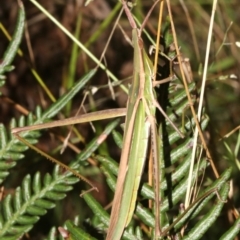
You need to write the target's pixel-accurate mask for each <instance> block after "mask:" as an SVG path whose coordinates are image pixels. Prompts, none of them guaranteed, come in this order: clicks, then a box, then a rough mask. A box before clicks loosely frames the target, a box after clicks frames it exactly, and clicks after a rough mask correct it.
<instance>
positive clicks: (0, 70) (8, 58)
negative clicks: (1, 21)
mask: <svg viewBox="0 0 240 240" xmlns="http://www.w3.org/2000/svg"><path fill="white" fill-rule="evenodd" d="M24 21H25V11H24V9H23V5H22V4H21V5H20V8H19V14H18V20H17V25H16V28H15V32H14V34H13V40H12V41H11V42H10V44H9V46H8V48H7V49H6V51H5V53H4V56H3V60H2V62H1V64H0V87H2V86H3V85H4V84H5V81H4V79H5V75H4V74H5V73H6V72H10V71H12V70H13V69H14V66H12V65H11V63H12V61H13V59H14V57H15V55H16V54H17V50H18V46H19V44H20V42H21V39H22V34H23V30H24Z"/></svg>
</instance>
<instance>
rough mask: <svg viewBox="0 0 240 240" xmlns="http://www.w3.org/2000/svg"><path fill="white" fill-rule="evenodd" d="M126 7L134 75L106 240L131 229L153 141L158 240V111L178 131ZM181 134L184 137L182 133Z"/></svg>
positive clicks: (159, 200) (159, 198)
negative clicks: (158, 96)
mask: <svg viewBox="0 0 240 240" xmlns="http://www.w3.org/2000/svg"><path fill="white" fill-rule="evenodd" d="M122 4H123V7H124V10H125V13H126V15H127V17H128V20H129V22H130V24H131V26H132V29H133V30H132V43H133V49H134V60H133V63H134V73H133V82H132V86H131V89H130V91H129V99H128V104H127V115H126V121H125V131H124V137H123V142H124V144H123V149H122V155H121V160H120V166H119V173H118V179H117V185H116V191H115V195H114V200H113V206H112V211H111V217H110V225H109V229H108V233H107V238H106V239H108V240H111V239H114V240H115V239H120V238H121V236H122V233H123V231H124V228H125V227H127V226H128V224H129V222H130V220H131V218H132V216H133V212H134V209H135V203H136V198H137V192H138V189H139V184H140V180H141V175H142V172H143V168H144V164H145V160H146V157H147V150H148V141H149V139H150V138H151V143H152V148H151V149H152V155H153V164H154V171H155V179H154V185H155V213H156V214H155V237H156V238H157V237H160V235H161V229H160V226H159V222H160V219H159V218H160V216H159V212H160V209H159V205H160V203H161V197H160V194H159V192H160V181H159V180H160V179H161V176H160V174H159V172H160V171H159V169H160V162H159V156H160V154H159V138H158V134H157V128H156V122H155V111H156V108H158V109H159V110H160V112H161V113H162V114H163V115H164V116H165V117H166V118H167V119H168V120H169V121H170V123H171V125H172V126H173V127H174V129H176V131H178V129H177V128H176V127H175V126H174V124H173V123H172V122H171V120H170V119H169V118H168V117H167V115H166V114H165V112H164V111H163V110H162V108H161V106H160V105H159V104H158V102H157V101H156V96H155V95H156V94H155V91H154V88H153V65H152V62H151V61H150V59H149V58H148V56H147V54H146V52H145V50H144V48H143V41H142V39H141V30H140V29H138V28H137V25H136V23H135V21H134V19H133V17H132V15H131V13H130V11H129V9H128V7H127V4H126V2H125V1H122ZM153 7H154V6H153ZM178 132H179V131H178ZM179 134H180V135H181V136H182V134H181V133H180V132H179Z"/></svg>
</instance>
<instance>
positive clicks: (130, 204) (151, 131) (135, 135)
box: [12, 1, 182, 240]
mask: <svg viewBox="0 0 240 240" xmlns="http://www.w3.org/2000/svg"><path fill="white" fill-rule="evenodd" d="M156 3H157V2H155V4H156ZM122 4H123V8H124V10H125V12H126V15H127V17H128V19H129V22H130V24H131V26H132V29H133V30H132V43H133V49H134V73H133V82H132V86H131V89H130V91H129V99H128V104H127V109H111V110H105V111H101V112H95V113H89V114H85V115H82V116H80V117H73V118H69V119H64V120H60V121H54V122H51V123H44V124H38V125H33V126H28V127H22V128H15V129H13V130H12V133H13V134H14V135H15V136H16V137H17V138H18V139H19V140H20V141H22V142H24V143H25V144H27V145H28V146H29V147H32V148H34V149H35V150H37V149H36V148H35V147H33V146H30V145H29V143H28V142H27V141H26V140H24V139H22V138H21V137H20V136H19V135H18V134H19V133H20V132H23V131H31V130H37V129H44V128H52V127H57V126H64V125H69V124H76V123H82V122H87V121H95V120H101V119H106V118H113V117H118V116H123V115H126V121H125V130H124V138H123V149H122V154H121V159H120V167H119V173H118V179H117V185H116V191H115V195H114V200H113V206H112V210H111V217H110V224H109V229H108V233H107V239H109V240H110V239H114V240H115V239H120V238H121V236H122V234H123V231H124V229H125V228H126V227H127V226H128V224H129V222H130V220H131V218H132V216H133V213H134V209H135V204H136V197H137V192H138V189H139V185H140V180H141V175H142V172H143V168H144V164H145V161H146V158H147V152H148V151H147V150H148V146H149V142H150V143H151V144H152V145H151V149H152V155H153V165H154V188H155V212H156V214H155V224H156V226H155V237H156V238H157V237H160V236H161V228H160V224H159V222H160V216H159V213H160V203H161V197H160V179H161V176H160V174H159V169H160V160H159V156H160V153H159V137H158V134H157V128H156V120H155V111H156V108H158V109H159V110H160V112H161V113H162V114H163V116H164V117H166V118H167V119H168V121H169V122H170V123H171V125H172V126H173V128H174V129H175V130H176V131H178V133H179V135H180V136H182V134H181V132H180V131H179V130H178V129H177V127H176V126H175V125H174V124H173V123H172V122H171V120H170V119H169V118H168V117H167V115H166V113H165V112H164V111H163V110H162V108H161V106H160V105H159V104H158V102H157V101H156V96H155V91H154V87H153V86H154V85H153V79H154V76H153V75H154V74H153V65H152V62H151V61H150V59H149V57H148V56H147V53H146V52H145V50H144V48H143V41H142V39H141V29H138V28H137V25H136V23H135V21H134V19H133V17H132V15H131V12H130V11H129V9H128V6H127V4H126V2H125V1H122ZM155 4H154V6H155ZM154 6H153V7H154ZM150 139H151V140H150ZM149 140H150V141H149ZM38 151H39V150H38ZM39 152H40V151H39ZM40 153H42V154H43V152H40ZM43 155H45V156H46V154H43ZM47 158H49V156H47ZM52 160H53V161H55V160H54V159H52ZM55 162H57V164H60V163H59V162H58V161H55ZM60 165H61V166H62V167H64V168H67V169H68V167H67V166H65V165H64V164H60ZM70 171H71V172H72V173H73V174H75V175H77V176H79V174H78V173H77V172H75V171H73V170H70ZM81 178H82V177H81ZM82 179H83V180H85V181H86V182H88V183H89V184H90V185H91V186H92V184H91V183H90V182H89V181H88V180H87V179H84V178H82ZM92 187H93V186H92ZM93 188H94V187H93Z"/></svg>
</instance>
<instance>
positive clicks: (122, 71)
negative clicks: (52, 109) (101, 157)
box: [0, 0, 240, 239]
mask: <svg viewBox="0 0 240 240" xmlns="http://www.w3.org/2000/svg"><path fill="white" fill-rule="evenodd" d="M38 2H39V3H40V4H41V5H43V6H44V7H45V8H46V9H47V10H48V11H49V12H50V13H51V14H52V15H53V16H54V17H56V18H57V19H58V20H59V21H60V22H61V23H62V24H63V25H64V26H65V27H66V28H67V29H68V30H70V31H71V32H72V33H73V32H74V31H75V28H76V22H77V18H78V16H79V15H81V17H82V22H81V30H80V41H81V42H82V43H86V42H87V41H88V39H89V38H90V37H91V36H92V35H93V33H94V32H95V31H96V30H97V29H98V28H99V26H100V24H101V22H102V21H103V20H104V19H105V18H106V17H107V16H108V15H109V14H110V13H111V11H112V9H113V8H114V6H115V5H116V1H113V0H94V1H93V2H92V3H91V4H89V5H88V6H87V7H84V2H83V1H81V0H79V1H73V0H66V1H62V0H40V1H38ZM181 2H182V1H177V0H175V1H171V4H172V12H173V17H174V21H175V27H176V31H177V35H178V40H179V45H180V46H181V51H182V53H183V55H184V56H185V57H188V58H189V59H190V62H191V67H192V71H193V75H194V81H196V82H197V84H198V85H199V86H200V83H201V82H200V81H201V77H200V76H199V66H200V63H203V62H204V58H205V49H206V42H207V36H208V26H209V20H210V16H211V1H210V0H209V1H202V0H201V1H190V0H189V1H185V4H186V5H185V6H186V8H187V10H188V14H189V17H190V20H191V22H192V24H193V29H194V35H195V37H196V41H197V46H196V47H194V44H193V35H192V33H191V31H190V29H189V24H188V21H187V17H186V14H185V12H184V10H183V6H182V5H181ZM23 3H24V6H25V10H26V15H27V27H26V34H25V37H24V39H23V42H22V44H21V49H22V50H23V52H24V55H25V56H24V58H21V57H19V56H18V57H16V59H15V60H14V65H15V70H14V71H12V72H11V73H9V74H7V79H6V84H5V86H4V87H2V88H1V92H2V94H3V95H2V96H1V104H0V121H1V122H2V123H4V124H6V125H8V124H9V122H10V120H11V119H12V118H19V116H21V115H22V114H24V112H23V111H19V109H18V108H17V106H16V104H19V105H20V106H22V107H23V108H25V109H26V110H27V111H30V112H31V111H34V110H35V108H36V106H37V105H40V106H41V107H42V108H43V109H46V108H47V107H48V106H49V104H51V100H50V99H49V98H48V97H47V95H46V94H45V93H44V91H43V90H42V88H41V87H40V86H39V84H38V83H37V81H36V80H35V78H34V77H33V75H32V74H31V72H30V68H29V66H34V68H35V69H36V70H37V72H38V74H39V75H40V76H41V77H42V79H44V82H45V84H46V85H47V86H48V87H49V89H50V90H51V92H52V93H53V95H54V96H55V97H56V98H58V97H59V96H61V95H62V94H63V93H64V92H66V91H67V89H66V82H67V80H68V79H67V78H68V69H69V61H70V57H71V50H72V41H71V40H70V39H69V38H68V37H67V36H66V35H65V34H64V33H63V32H62V31H61V30H60V29H58V28H57V27H56V26H55V25H54V24H53V23H52V22H51V21H50V20H49V19H48V18H47V17H46V16H44V15H43V14H42V13H41V12H40V11H39V10H38V9H37V8H36V7H35V6H34V5H33V4H32V3H31V2H30V1H26V0H25V1H23ZM151 4H152V2H151V1H142V8H140V10H141V11H140V12H138V14H139V16H141V14H142V16H145V15H146V13H147V11H148V10H149V8H150V6H151ZM17 12H18V5H17V1H16V0H0V21H1V23H2V24H3V25H4V26H5V28H6V29H7V30H8V31H9V33H10V34H12V33H13V31H14V28H15V24H16V17H17ZM239 13H240V4H239V1H237V0H235V1H234V0H233V1H227V0H225V1H224V0H222V1H219V5H218V8H217V12H216V21H215V25H214V32H213V40H212V46H211V54H210V64H209V66H210V65H211V64H213V67H212V70H211V71H210V72H209V74H208V81H207V89H206V95H205V106H206V111H207V114H208V115H209V118H210V123H209V126H208V130H207V132H206V135H208V138H209V148H210V150H211V152H212V154H213V157H214V161H215V162H216V164H217V166H218V167H219V171H220V172H221V171H223V170H224V169H225V168H226V167H228V166H233V168H234V171H233V178H232V179H233V193H232V196H231V197H232V198H233V201H234V203H235V206H236V207H237V208H239V207H240V204H239V201H240V197H239V182H240V178H239V176H240V175H239V170H240V167H239V157H240V155H239V152H238V153H237V155H236V156H233V155H232V154H231V153H229V152H227V150H226V147H225V145H224V142H223V141H219V139H220V138H221V137H223V136H224V135H225V134H227V133H228V132H230V131H231V130H233V129H234V128H236V127H238V126H240V108H239V103H240V80H239V78H240V48H239V45H240V27H239V23H240V14H239ZM165 15H167V10H166V9H165ZM157 17H158V9H155V10H154V12H153V13H152V14H151V17H150V20H149V21H148V24H147V27H146V28H147V29H148V30H149V32H152V35H153V36H154V34H155V32H154V30H153V29H156V24H157ZM165 17H166V16H165ZM231 23H232V25H231V26H230V24H231ZM113 24H114V21H113V22H111V24H109V26H108V27H107V28H106V29H105V30H104V31H103V32H102V34H101V35H100V36H99V37H98V38H97V39H96V40H95V41H94V42H93V43H92V44H91V45H90V46H89V47H88V48H89V50H90V51H91V52H92V53H93V54H94V55H95V56H96V57H98V58H100V56H101V53H102V51H103V49H104V47H105V44H106V42H107V39H108V37H109V35H110V32H111V29H112V27H113ZM120 24H121V26H122V27H123V28H124V29H125V31H126V32H127V34H128V35H129V36H131V28H130V27H129V23H128V21H127V19H126V18H125V15H124V17H122V18H121V20H120ZM237 42H238V45H237V44H236V43H237ZM8 43H9V42H8V41H7V39H6V37H5V36H4V35H3V33H2V32H0V56H3V53H4V51H5V49H6V47H7V45H8ZM223 43H224V44H223ZM29 44H30V45H31V48H32V50H29ZM220 48H221V50H220V52H219V53H218V54H217V52H218V50H219V49H220ZM30 53H31V54H30ZM105 61H106V63H107V66H108V68H109V69H110V70H111V71H112V72H113V73H115V74H116V76H117V77H118V78H119V79H124V78H125V77H127V76H129V75H130V74H131V72H132V49H131V46H129V44H128V43H127V41H126V40H125V38H124V36H123V34H122V33H121V31H120V30H119V28H117V29H116V31H115V33H114V35H113V38H112V40H111V41H110V45H109V47H108V49H107V52H106V54H105ZM95 66H96V64H95V63H93V62H92V60H90V59H89V58H88V57H87V56H86V55H85V54H83V53H82V52H80V53H79V56H78V60H77V67H76V76H75V79H76V80H78V79H80V77H81V76H83V74H84V73H86V72H87V71H88V69H90V68H93V67H95ZM107 80H108V79H107V76H106V74H105V73H104V72H103V71H100V70H99V71H98V73H97V74H96V76H95V77H94V78H93V79H92V81H91V85H92V86H102V85H106V84H107ZM115 93H116V96H117V98H116V99H117V100H116V101H115V100H112V98H111V94H110V91H109V90H108V88H103V89H102V90H100V91H98V92H97V94H96V95H94V96H93V98H94V102H95V104H96V108H97V109H98V110H100V109H105V108H114V107H118V106H119V107H123V106H125V105H126V99H127V96H126V94H125V93H123V92H122V91H121V90H120V88H116V89H115ZM82 99H83V92H80V93H79V95H78V97H76V98H74V101H73V102H72V105H71V108H69V109H68V110H65V112H64V111H63V113H62V116H60V115H59V116H58V117H59V118H61V117H63V116H73V115H74V114H75V113H76V111H77V109H78V107H79V106H80V104H81V101H82ZM10 100H11V101H12V102H11V103H10ZM86 108H87V111H91V110H92V108H95V107H93V106H92V104H91V101H89V100H88V101H87V102H86ZM101 125H105V123H104V122H103V123H101ZM100 127H102V126H100ZM79 129H80V131H81V134H82V135H83V136H84V138H85V140H86V142H87V141H89V139H91V136H92V134H93V133H92V130H91V127H90V126H89V125H88V124H85V125H84V127H79ZM65 132H66V131H65ZM61 134H63V135H64V133H61ZM237 139H239V131H238V132H235V133H234V134H233V135H231V136H230V137H229V138H227V139H226V143H227V144H228V146H229V148H230V149H231V150H232V152H234V149H235V148H236V145H237ZM238 141H239V140H238ZM110 142H111V140H110ZM238 144H239V143H238ZM83 146H84V144H83V143H79V144H78V147H79V148H81V147H83ZM38 147H40V148H41V149H43V150H44V151H46V152H49V153H51V152H52V150H53V149H55V148H56V147H57V143H55V142H54V141H53V140H51V137H49V135H48V134H43V137H42V140H41V141H40V143H39V144H38ZM238 148H239V147H238ZM72 154H73V153H72V151H71V150H67V151H66V152H65V153H64V155H61V156H60V155H59V159H64V162H66V163H67V162H68V161H70V160H71V158H72ZM119 154H120V153H119V150H112V155H113V156H114V157H116V158H118V157H119ZM40 158H41V160H40ZM26 159H28V160H24V161H21V163H19V164H18V168H17V170H14V171H15V172H16V177H15V179H9V180H8V181H9V182H8V183H7V185H6V186H5V188H6V194H7V193H8V192H11V191H14V190H13V189H14V187H16V186H18V184H19V182H20V181H21V180H19V179H21V178H22V177H23V176H25V174H26V173H27V172H28V170H29V169H31V171H32V174H33V173H35V172H36V171H41V172H47V171H50V170H49V169H52V165H53V164H52V163H49V162H48V161H47V160H42V157H41V156H39V154H35V153H32V151H30V150H29V151H27V152H26ZM226 159H228V160H226ZM229 159H231V160H229ZM237 164H238V167H237ZM97 182H98V183H97ZM103 182H104V179H103V177H102V176H100V177H99V179H98V180H97V181H96V184H97V185H98V188H99V189H100V191H101V194H99V195H96V198H98V201H99V202H101V204H102V205H107V204H108V203H109V202H108V201H109V198H108V194H107V192H106V191H107V189H106V188H105V185H104V184H103ZM9 186H11V187H9ZM77 188H78V189H77V191H78V193H79V192H80V191H81V185H78V187H77ZM70 198H71V200H69V198H68V199H67V200H64V203H61V204H60V205H59V207H58V208H57V209H55V210H54V212H52V211H50V214H48V215H47V217H45V218H43V220H41V221H40V222H39V223H38V224H37V226H36V227H35V228H34V230H33V231H32V236H35V237H34V239H41V237H42V236H44V235H45V234H47V233H48V231H49V226H52V223H51V221H54V224H56V219H57V221H58V222H57V224H59V225H61V224H62V223H63V222H64V220H65V219H68V218H71V217H72V216H74V215H76V212H81V211H82V207H81V204H83V203H81V199H79V197H78V195H77V194H76V193H72V195H71V197H70ZM72 202H74V203H75V204H74V205H73V204H72ZM61 206H64V208H62V207H61ZM82 214H83V217H84V216H86V215H87V214H88V213H87V212H83V213H82ZM56 215H58V217H56ZM52 218H56V219H54V220H52ZM229 218H231V217H229ZM226 222H231V219H228V220H227V219H226ZM223 225H224V223H223ZM30 239H33V238H30Z"/></svg>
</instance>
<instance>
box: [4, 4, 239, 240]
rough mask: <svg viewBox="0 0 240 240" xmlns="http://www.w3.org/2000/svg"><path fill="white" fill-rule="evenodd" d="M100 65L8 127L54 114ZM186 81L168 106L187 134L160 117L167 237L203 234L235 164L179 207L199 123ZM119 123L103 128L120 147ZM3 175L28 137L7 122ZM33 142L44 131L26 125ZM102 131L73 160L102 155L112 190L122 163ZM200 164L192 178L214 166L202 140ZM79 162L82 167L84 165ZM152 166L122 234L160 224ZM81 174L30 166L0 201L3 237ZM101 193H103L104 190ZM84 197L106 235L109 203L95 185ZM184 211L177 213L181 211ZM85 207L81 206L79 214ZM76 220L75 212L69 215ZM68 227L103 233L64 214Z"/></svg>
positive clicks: (144, 235)
mask: <svg viewBox="0 0 240 240" xmlns="http://www.w3.org/2000/svg"><path fill="white" fill-rule="evenodd" d="M24 19H25V14H24V10H23V8H22V6H21V8H20V10H19V19H18V23H17V27H16V30H15V33H14V37H13V40H12V42H11V44H10V45H9V48H7V50H6V51H5V54H4V57H3V63H2V64H1V65H0V75H1V79H3V76H4V73H5V72H7V71H11V70H12V69H13V68H12V66H11V62H12V60H13V58H14V56H15V55H16V52H17V49H18V46H19V44H20V41H21V37H22V32H23V27H24ZM95 72H96V71H95V70H91V71H89V72H88V73H87V74H86V75H85V76H84V77H82V78H81V79H80V80H79V81H78V82H77V83H76V84H75V85H74V87H73V88H72V89H70V91H69V92H68V93H66V94H65V95H63V96H62V97H61V98H59V99H58V100H57V101H56V102H55V103H54V104H52V105H51V107H50V108H48V109H47V110H46V111H44V112H42V110H41V108H39V107H38V108H37V109H36V111H35V114H34V115H33V114H29V115H28V116H27V117H23V116H22V117H21V118H20V119H19V120H18V121H16V120H15V119H14V120H12V123H11V127H17V126H18V127H20V126H25V125H32V124H37V123H43V122H46V121H51V120H52V119H53V117H54V116H55V115H57V114H58V113H59V112H60V110H61V109H62V108H64V107H65V106H66V104H67V102H68V101H69V100H71V99H72V98H73V97H74V96H75V95H76V94H77V93H78V92H79V91H80V90H81V89H83V88H84V87H85V86H86V84H87V83H88V81H89V80H90V79H91V78H92V76H93V75H94V74H95ZM179 86H182V85H181V82H180V81H179V80H177V81H176V82H174V83H171V84H170V86H169V88H168V92H169V96H168V97H169V106H171V108H170V107H168V109H167V112H168V115H169V117H170V118H171V119H172V120H173V121H174V122H177V123H178V125H179V126H181V119H180V116H184V124H183V129H184V134H185V138H184V139H183V140H182V139H180V137H179V135H178V134H177V133H176V132H175V131H174V130H173V129H172V128H171V126H169V124H168V122H167V121H163V122H162V124H161V126H162V129H161V130H160V132H161V133H162V136H161V140H162V145H161V159H162V161H161V162H162V166H161V168H162V170H163V171H164V172H165V174H164V179H163V180H162V182H161V190H162V191H163V193H164V195H163V199H162V202H161V214H162V215H163V221H162V225H161V226H162V233H163V238H167V237H166V236H167V235H169V234H171V235H172V236H175V237H179V238H180V232H181V231H182V230H183V228H185V227H186V229H185V234H184V237H183V238H182V239H202V237H203V236H204V234H205V233H206V232H207V231H208V230H209V228H211V227H212V226H214V224H216V222H217V219H218V218H219V216H220V214H221V211H222V208H223V206H224V204H225V201H226V200H227V196H228V192H229V183H228V181H229V179H230V174H231V169H227V170H226V171H225V172H223V173H222V175H221V176H220V178H219V179H217V180H215V181H210V180H209V182H210V183H209V182H208V183H207V182H206V183H205V182H204V184H203V186H202V187H201V188H200V190H199V194H198V195H197V197H196V200H195V201H194V202H193V203H192V204H191V205H190V206H189V208H187V209H185V210H184V209H183V210H182V211H178V207H179V205H181V203H182V202H183V201H184V196H185V193H186V188H187V181H188V179H187V173H188V170H189V166H190V158H191V148H192V141H193V137H192V132H193V131H192V130H193V129H194V127H195V123H194V121H193V119H192V117H191V115H190V113H188V112H186V109H188V101H187V99H186V94H185V90H183V89H182V88H181V87H180V88H179ZM189 91H190V92H191V94H192V95H194V94H195V91H196V86H195V84H194V83H191V84H190V85H189ZM208 121H209V119H208V117H207V116H206V115H203V117H202V120H201V127H202V129H203V130H204V129H205V128H206V127H207V125H208ZM118 125H119V120H114V121H112V122H111V123H109V124H108V125H107V127H106V128H105V130H104V131H103V134H105V135H106V136H107V135H109V134H111V133H113V135H114V136H113V137H114V139H115V142H116V145H118V146H119V147H120V148H121V145H122V136H121V133H120V132H119V131H116V130H114V129H115V128H116V126H118ZM0 134H1V135H0V136H1V137H0V146H1V149H0V182H1V183H4V181H6V178H7V176H9V175H10V176H11V169H12V168H13V167H15V166H16V164H17V161H20V160H21V159H23V158H24V152H25V151H26V150H27V149H28V147H27V146H26V145H24V144H23V143H21V142H19V141H18V140H17V139H16V138H14V137H13V136H12V135H11V133H10V130H9V129H8V128H6V127H5V126H4V125H3V124H1V125H0ZM21 136H22V137H24V138H25V139H26V140H27V141H28V142H29V143H31V144H35V143H37V142H38V139H39V137H40V133H39V131H31V132H25V133H22V134H21ZM98 140H99V136H94V138H93V139H92V141H91V142H90V143H88V144H87V146H86V148H85V150H84V151H82V152H81V153H80V154H78V155H77V156H76V157H75V159H74V160H72V161H71V163H70V164H69V166H70V167H71V168H72V169H74V170H76V171H80V170H81V169H83V168H84V167H86V166H88V163H86V161H85V160H86V159H88V158H89V157H90V156H91V157H94V159H95V160H96V161H97V162H98V163H99V166H100V171H101V172H102V173H103V174H104V176H105V177H106V182H107V184H108V186H109V188H110V189H111V192H112V194H111V195H113V194H114V189H115V184H116V177H117V173H118V163H117V161H115V160H114V159H112V158H111V157H110V156H100V155H96V153H95V152H96V151H97V149H98V147H99V144H98ZM198 156H199V164H197V165H196V166H195V168H194V171H193V175H192V181H193V182H197V183H198V182H199V179H202V178H203V177H204V173H205V170H206V168H208V167H209V163H208V160H207V159H206V158H205V157H204V156H201V148H200V147H199V151H198ZM79 169H80V170H79ZM146 178H147V174H146V173H143V177H142V179H143V180H142V187H141V189H140V191H139V196H138V202H137V205H136V211H135V217H134V219H133V220H132V222H131V224H130V226H129V227H128V228H127V229H126V230H125V232H124V235H123V239H150V238H153V236H152V232H154V231H151V230H149V229H153V228H154V226H155V222H154V221H155V218H154V209H151V208H150V207H149V205H148V200H154V189H153V188H152V187H151V186H149V184H148V183H147V181H146ZM77 182H79V179H78V178H76V177H75V176H74V175H73V174H72V172H70V171H67V172H62V171H61V168H60V167H59V166H58V165H56V166H55V168H54V170H53V172H52V174H49V173H45V174H41V173H40V172H37V173H35V174H34V175H29V174H27V175H26V176H25V177H24V178H23V180H22V182H21V183H20V184H19V186H18V187H17V188H16V189H15V191H14V194H12V195H11V194H8V195H7V196H6V197H4V198H3V199H2V201H1V202H0V238H1V239H6V240H10V239H19V238H21V237H23V236H24V234H25V233H28V232H29V231H30V230H31V229H32V228H33V227H34V225H35V224H36V223H37V222H38V221H39V219H40V218H41V217H42V216H43V215H45V214H46V213H47V211H48V210H49V209H52V208H55V207H56V203H57V202H58V201H60V200H61V199H64V198H65V197H66V196H67V193H68V192H69V191H71V190H72V189H73V187H74V185H75V184H76V183H77ZM100 194H101V193H100ZM83 199H84V201H85V203H86V205H85V206H88V207H89V209H90V210H91V211H92V213H93V215H92V216H91V215H89V217H88V218H87V219H86V220H85V222H87V223H88V225H90V226H91V227H92V228H93V229H94V230H95V231H96V232H98V233H99V234H100V235H101V237H102V238H104V236H105V234H106V231H107V228H108V225H109V211H108V210H106V209H104V207H103V206H102V205H101V204H100V203H99V202H98V201H97V200H96V199H95V198H94V197H93V195H92V194H91V193H85V194H84V195H83ZM178 212H179V213H178ZM80 214H81V213H79V212H76V216H77V215H80ZM70 220H71V219H70ZM56 227H58V226H53V227H52V229H51V231H50V233H49V235H48V238H47V239H51V240H52V239H63V238H62V237H60V236H59V233H58V230H57V229H56ZM64 229H65V231H66V233H67V235H68V237H67V239H73V240H75V239H76V240H77V239H99V238H96V237H95V236H91V232H90V231H88V229H87V228H85V227H84V226H83V224H82V222H81V221H80V220H79V219H78V220H76V221H75V222H74V224H73V223H72V222H71V221H69V220H68V221H66V224H65V226H64ZM238 233H239V220H237V221H236V222H235V223H234V225H233V226H232V227H230V228H229V230H228V231H227V232H226V233H225V234H224V235H223V236H222V237H221V239H223V240H226V239H234V237H236V236H237V234H238Z"/></svg>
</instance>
